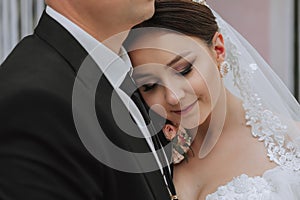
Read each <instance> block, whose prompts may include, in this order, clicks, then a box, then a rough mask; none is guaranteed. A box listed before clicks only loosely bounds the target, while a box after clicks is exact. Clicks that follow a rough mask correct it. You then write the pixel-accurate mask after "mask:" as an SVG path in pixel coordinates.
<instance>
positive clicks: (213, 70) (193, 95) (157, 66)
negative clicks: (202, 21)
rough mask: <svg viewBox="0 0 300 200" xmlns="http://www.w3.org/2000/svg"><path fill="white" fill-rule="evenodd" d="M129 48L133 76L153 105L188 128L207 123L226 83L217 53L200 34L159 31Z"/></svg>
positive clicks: (145, 98) (165, 115)
mask: <svg viewBox="0 0 300 200" xmlns="http://www.w3.org/2000/svg"><path fill="white" fill-rule="evenodd" d="M130 49H136V50H132V51H130V52H129V55H130V57H131V60H132V64H133V67H134V72H133V78H134V79H135V81H136V83H137V85H138V86H139V90H140V92H141V94H142V96H143V98H144V100H145V102H146V103H147V104H148V105H149V107H150V108H151V109H152V110H154V111H155V112H157V113H158V114H159V115H161V116H163V117H166V118H167V119H169V120H170V121H172V122H174V123H178V124H181V125H182V126H183V127H185V128H194V127H196V126H198V125H201V124H202V123H204V121H205V120H206V119H207V118H208V117H209V115H210V113H211V112H212V110H213V108H214V106H215V104H216V101H217V99H218V98H219V93H220V90H221V87H222V84H221V81H220V75H219V71H218V70H217V61H216V60H217V59H216V58H217V53H216V52H215V50H214V49H213V48H209V47H208V46H207V45H206V44H205V43H204V42H202V41H201V40H200V39H198V38H194V37H187V36H183V35H179V34H175V33H167V32H161V31H160V32H156V33H155V34H154V33H151V34H146V35H143V36H142V37H140V38H139V39H138V40H136V41H135V42H134V44H133V45H131V48H130Z"/></svg>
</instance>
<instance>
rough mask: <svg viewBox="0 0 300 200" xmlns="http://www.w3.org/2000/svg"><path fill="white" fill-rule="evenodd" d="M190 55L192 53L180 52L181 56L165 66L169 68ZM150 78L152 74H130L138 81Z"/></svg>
mask: <svg viewBox="0 0 300 200" xmlns="http://www.w3.org/2000/svg"><path fill="white" fill-rule="evenodd" d="M190 53H192V52H191V51H185V52H182V53H181V54H178V55H177V56H176V57H175V58H174V59H172V60H171V61H170V62H168V63H167V65H166V66H168V67H171V66H172V65H174V64H175V63H177V62H178V61H180V60H181V59H183V58H184V57H185V56H187V55H189V54H190ZM149 76H152V74H147V73H146V74H139V73H138V74H136V75H135V74H134V73H133V74H132V77H133V78H134V79H139V78H144V77H149Z"/></svg>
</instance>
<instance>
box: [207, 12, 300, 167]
mask: <svg viewBox="0 0 300 200" xmlns="http://www.w3.org/2000/svg"><path fill="white" fill-rule="evenodd" d="M211 10H212V9H211ZM212 12H213V14H214V15H215V17H216V21H217V23H218V26H219V31H220V33H222V35H223V37H224V42H225V47H226V58H225V60H226V61H227V62H229V64H230V65H231V68H232V70H231V71H229V72H228V74H227V75H226V77H224V78H223V82H224V85H225V87H226V88H227V89H228V90H229V91H230V92H231V93H233V94H234V95H236V96H238V97H239V98H241V99H242V100H243V106H244V109H245V111H246V120H247V124H248V125H251V126H252V134H253V135H254V136H256V137H259V140H260V141H263V142H264V143H265V145H266V147H267V149H268V156H269V157H270V158H271V160H274V161H275V162H276V163H277V164H285V165H288V166H291V167H295V168H300V162H299V156H300V155H299V153H297V152H299V147H300V105H299V103H298V102H297V101H296V99H295V98H294V96H293V95H292V94H291V93H290V91H289V90H288V88H287V87H286V86H285V85H284V83H283V82H282V81H281V80H280V79H279V77H278V76H277V75H276V74H275V73H274V72H273V70H272V69H271V67H270V66H269V65H268V64H267V63H266V62H265V61H264V59H263V58H262V57H261V56H260V55H259V53H258V52H257V51H256V50H255V48H253V47H252V46H251V45H250V44H249V43H248V42H247V41H246V40H245V39H244V38H243V36H241V35H240V34H239V33H238V32H237V31H236V30H235V29H234V28H232V27H231V26H230V25H229V24H228V23H227V22H226V21H224V20H223V19H222V18H221V17H220V16H219V15H218V14H217V13H216V12H215V11H213V10H212ZM282 67H284V66H282ZM297 149H298V150H297ZM295 157H296V158H298V159H294V158H295ZM295 160H298V162H299V163H293V162H295Z"/></svg>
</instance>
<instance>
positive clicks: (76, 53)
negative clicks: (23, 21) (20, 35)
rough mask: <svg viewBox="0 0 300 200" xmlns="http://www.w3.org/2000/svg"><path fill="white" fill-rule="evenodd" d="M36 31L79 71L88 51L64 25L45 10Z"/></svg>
mask: <svg viewBox="0 0 300 200" xmlns="http://www.w3.org/2000/svg"><path fill="white" fill-rule="evenodd" d="M34 33H35V34H36V35H37V36H38V37H40V38H41V39H42V40H44V41H45V42H47V43H48V44H49V45H50V46H51V47H52V48H54V49H56V50H57V51H58V52H59V54H61V56H62V57H63V58H64V59H65V60H66V61H67V62H68V63H70V65H71V66H72V68H73V70H74V72H75V73H77V71H78V69H79V67H80V65H81V64H82V62H83V61H84V59H85V58H86V56H87V55H88V53H87V51H86V50H85V49H84V48H83V47H82V45H81V44H80V43H79V42H78V41H77V40H76V39H75V38H74V37H73V36H72V35H71V34H70V33H69V32H68V31H67V30H66V29H65V28H64V27H63V26H62V25H60V24H59V23H57V22H56V21H55V20H54V19H53V18H51V17H50V16H49V15H48V14H47V13H46V12H45V11H44V12H43V14H42V17H41V19H40V21H39V23H38V25H37V27H36V29H35V31H34ZM66 41H68V42H66Z"/></svg>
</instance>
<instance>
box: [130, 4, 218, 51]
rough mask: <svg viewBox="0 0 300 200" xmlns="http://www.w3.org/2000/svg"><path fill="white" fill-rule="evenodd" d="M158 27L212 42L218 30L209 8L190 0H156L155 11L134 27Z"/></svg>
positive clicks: (209, 43)
mask: <svg viewBox="0 0 300 200" xmlns="http://www.w3.org/2000/svg"><path fill="white" fill-rule="evenodd" d="M141 27H159V28H166V29H171V30H174V31H178V32H180V33H183V34H186V35H189V36H195V37H198V38H200V39H202V40H203V41H205V42H206V43H207V45H208V46H210V45H211V44H212V39H213V37H214V35H215V33H216V32H217V31H218V25H217V23H216V21H215V16H214V15H213V13H212V12H211V10H210V9H209V8H208V7H207V6H205V5H201V4H199V3H196V2H193V1H192V0H156V1H155V13H154V15H153V17H152V18H151V19H149V20H146V21H144V22H142V23H141V24H138V25H137V26H135V27H134V28H141Z"/></svg>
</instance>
